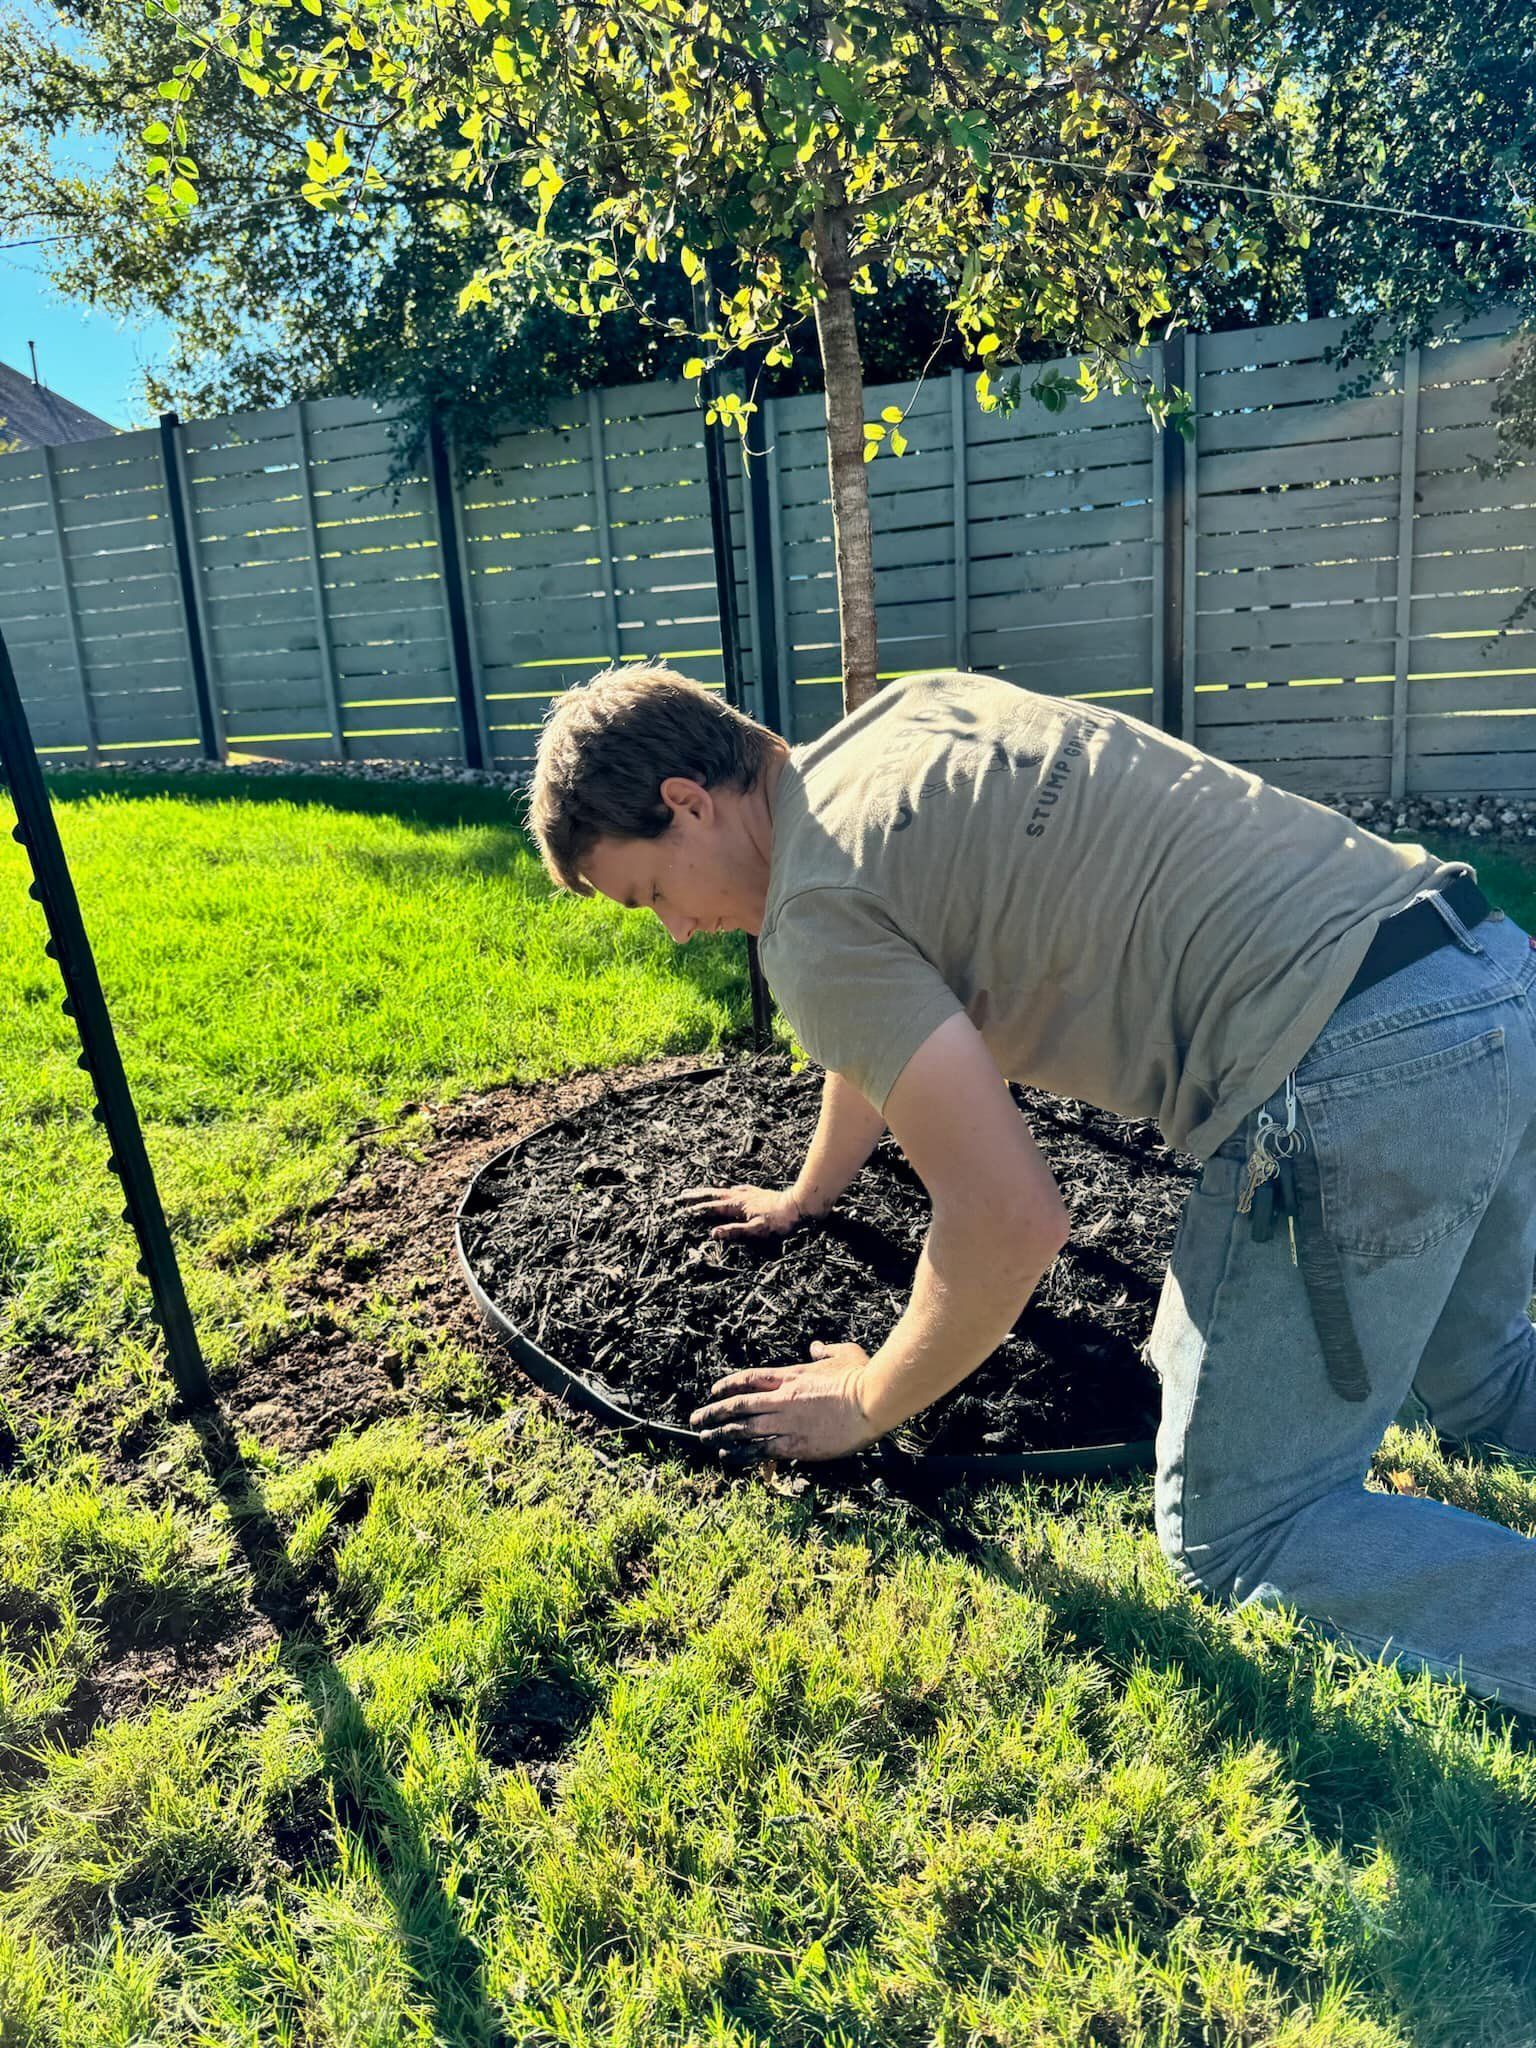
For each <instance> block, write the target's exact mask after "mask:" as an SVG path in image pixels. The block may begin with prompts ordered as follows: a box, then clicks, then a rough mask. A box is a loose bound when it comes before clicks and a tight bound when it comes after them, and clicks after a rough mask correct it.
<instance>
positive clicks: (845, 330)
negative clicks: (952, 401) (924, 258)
mask: <svg viewBox="0 0 1536 2048" xmlns="http://www.w3.org/2000/svg"><path fill="white" fill-rule="evenodd" d="M848 235H849V228H848V222H847V221H846V220H843V219H838V218H834V219H832V220H827V219H826V218H825V216H824V215H822V214H821V213H819V212H818V214H817V216H816V267H817V270H818V272H819V273H820V276H821V281H822V283H823V285H824V286H825V287H826V296H825V297H824V298H820V299H818V300H817V301H816V336H817V339H818V341H819V342H820V343H821V369H822V376H823V378H824V380H825V382H826V387H827V468H828V471H829V473H830V476H831V480H832V539H833V544H834V546H835V548H836V551H837V611H838V619H839V622H840V625H841V629H842V656H843V709H844V711H845V712H846V711H853V710H856V709H857V708H858V706H859V705H860V704H863V703H864V702H866V700H867V699H869V698H870V697H872V696H873V695H874V694H875V674H876V658H877V649H876V639H875V564H874V556H873V553H872V551H871V546H870V531H869V478H868V476H867V475H866V474H865V462H864V364H863V361H862V360H861V358H860V355H859V329H858V322H857V321H856V320H855V318H854V311H853V293H852V291H851V290H850V289H849V275H850V273H849V264H848Z"/></svg>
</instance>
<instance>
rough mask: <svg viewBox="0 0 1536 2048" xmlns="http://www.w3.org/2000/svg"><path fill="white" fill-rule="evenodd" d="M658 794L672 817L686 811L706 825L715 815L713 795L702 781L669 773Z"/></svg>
mask: <svg viewBox="0 0 1536 2048" xmlns="http://www.w3.org/2000/svg"><path fill="white" fill-rule="evenodd" d="M658 794H659V795H660V797H661V800H662V802H663V803H664V804H665V805H666V806H667V808H668V810H669V811H671V813H672V815H673V816H674V817H676V816H677V815H678V813H679V812H682V811H686V812H687V813H688V815H689V816H690V817H692V818H697V819H698V821H699V823H700V824H701V825H707V824H708V823H709V822H710V820H711V819H712V818H713V817H714V815H715V800H714V798H713V796H711V794H710V793H709V791H708V790H707V789H706V788H705V787H704V785H703V783H702V782H695V781H693V780H692V778H691V777H689V776H687V775H669V776H668V777H667V779H666V781H665V782H663V783H662V785H661V788H660V790H659V792H658Z"/></svg>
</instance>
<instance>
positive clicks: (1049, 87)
mask: <svg viewBox="0 0 1536 2048" xmlns="http://www.w3.org/2000/svg"><path fill="white" fill-rule="evenodd" d="M149 4H150V5H152V6H154V5H160V4H165V5H167V6H169V7H171V8H172V9H180V7H181V4H182V0H149ZM306 12H307V13H308V14H309V15H310V16H311V17H312V18H313V20H314V21H316V22H318V23H319V24H320V32H319V34H318V35H316V34H310V33H308V32H307V30H306V32H305V33H304V34H303V35H302V36H301V37H298V38H295V37H293V36H292V35H291V34H290V33H289V30H290V28H291V25H292V24H293V22H294V20H295V17H296V16H301V15H302V14H303V13H306ZM179 19H180V21H181V25H182V28H183V31H184V33H185V34H186V35H187V36H188V38H189V39H190V40H191V41H192V42H194V43H195V44H196V45H197V47H196V50H195V54H193V55H191V56H189V57H188V58H187V59H186V60H185V61H184V62H183V64H182V65H181V66H179V67H178V71H177V74H176V76H175V77H174V78H172V79H168V80H166V81H164V82H163V83H162V84H161V87H160V91H161V94H162V95H163V96H164V98H165V99H166V101H167V102H168V105H167V107H166V110H165V117H164V119H163V120H160V121H157V122H154V123H152V124H151V125H150V127H149V128H148V129H147V130H146V136H145V139H146V142H147V143H148V144H149V146H150V148H151V150H152V151H153V152H154V153H153V154H152V155H151V157H150V158H149V163H148V167H147V168H148V171H149V174H150V178H151V182H150V184H149V187H148V196H149V200H150V203H151V205H152V206H153V207H155V208H157V209H158V210H159V211H160V212H162V213H163V214H164V215H165V216H166V217H168V218H172V219H182V218H185V217H186V216H187V215H189V214H190V213H191V212H192V210H193V209H194V208H195V206H196V204H197V202H198V188H199V184H200V180H201V175H202V173H201V165H200V162H199V159H198V154H197V149H196V144H195V141H194V139H193V129H192V126H191V118H192V110H193V107H194V104H195V101H196V97H197V95H198V93H199V91H200V90H201V88H202V86H203V84H204V82H205V80H206V78H207V77H208V75H209V67H210V64H211V63H212V64H215V65H217V63H218V62H219V60H220V59H222V60H223V61H224V62H225V63H226V64H232V65H233V66H235V68H236V69H237V72H238V75H239V77H240V78H241V80H242V82H243V83H244V84H245V85H246V86H247V88H248V89H249V90H250V91H251V92H252V93H254V94H256V95H257V96H258V97H262V98H265V97H267V96H269V95H271V94H273V93H279V94H281V95H283V96H284V97H287V98H292V99H297V100H299V101H303V102H304V103H305V104H307V105H308V106H309V107H310V108H311V109H312V111H313V114H314V118H315V121H316V125H317V130H318V132H317V133H316V134H314V135H312V136H311V137H310V138H309V139H308V141H307V143H306V153H305V168H306V172H307V178H306V183H305V186H304V190H305V193H306V196H308V197H309V199H310V200H311V202H312V203H313V204H314V206H315V207H316V209H317V210H318V211H322V212H337V213H345V212H347V211H348V210H351V209H355V208H356V207H357V206H358V205H359V204H366V203H367V201H368V199H369V198H370V196H371V195H372V194H373V193H374V192H375V191H377V190H378V189H380V188H382V187H383V186H384V185H385V184H386V183H387V177H386V174H385V172H384V171H382V170H381V169H380V167H379V164H378V162H377V161H376V158H378V157H379V156H380V155H381V153H384V154H386V155H387V152H388V148H389V146H390V145H391V144H395V143H398V141H399V140H400V138H402V137H405V136H416V135H430V136H433V137H435V138H437V139H438V141H439V142H440V143H449V142H451V143H452V144H454V145H456V146H454V147H453V150H452V154H451V155H450V156H449V159H448V167H449V173H450V175H451V176H452V177H453V178H455V179H457V180H458V181H460V183H461V185H462V187H463V189H464V190H465V191H466V193H469V194H473V195H476V196H478V197H483V198H484V197H490V196H491V195H494V193H495V192H496V191H497V190H498V189H505V188H506V187H507V186H509V185H510V186H512V187H515V188H516V189H517V190H519V191H521V192H523V193H525V194H527V195H529V197H530V199H531V201H532V206H531V209H530V212H531V217H530V218H527V219H525V220H523V221H521V222H516V223H514V224H512V225H510V226H508V227H507V228H505V229H504V230H502V231H501V232H499V233H498V235H497V238H496V253H495V257H494V260H492V261H490V262H488V263H486V264H484V265H482V266H481V268H480V269H479V270H478V271H477V273H476V275H475V276H474V277H473V278H472V279H471V280H470V281H469V282H468V284H467V285H466V286H465V288H464V290H463V292H462V293H461V295H460V305H461V307H463V308H465V309H467V308H470V307H472V306H476V305H483V306H493V305H494V304H495V303H496V297H497V293H498V292H499V291H504V290H506V289H508V288H511V289H513V290H515V291H516V292H517V293H518V295H519V296H520V297H531V298H536V299H538V300H540V301H542V302H545V303H548V304H550V305H553V306H556V307H560V308H562V309H564V310H565V311H567V312H569V313H571V314H573V315H575V316H585V317H586V318H588V319H589V320H599V321H600V320H602V319H605V318H608V317H611V316H612V315H613V314H615V313H619V312H623V311H628V312H629V313H630V314H631V315H632V316H633V317H634V318H636V319H637V320H639V321H640V322H641V323H642V324H655V325H658V326H660V327H661V328H662V329H663V331H665V332H667V333H669V334H672V335H674V336H681V335H683V334H686V333H687V332H689V329H690V325H691V323H690V322H689V321H688V319H687V317H686V316H677V315H666V314H663V313H661V312H659V310H658V309H657V306H656V300H655V294H654V293H653V292H652V291H651V290H650V288H649V278H648V272H655V271H663V270H664V269H665V267H666V265H667V262H668V259H669V258H671V257H674V256H675V258H676V261H677V263H678V264H679V265H680V267H681V269H682V272H683V274H684V276H685V277H687V278H688V279H689V280H690V281H691V282H697V281H698V280H700V279H701V278H702V277H703V276H704V275H705V271H706V266H707V265H708V264H710V263H711V262H715V263H725V262H728V264H729V267H730V277H729V281H728V284H727V285H726V286H725V288H724V289H721V290H718V291H716V292H714V293H712V294H711V299H710V312H709V316H708V319H707V321H706V322H705V323H704V324H702V325H701V327H700V328H699V329H698V337H699V341H700V344H701V347H700V353H699V354H697V355H695V356H693V357H691V358H690V359H689V361H688V362H687V363H685V365H684V373H685V375H702V374H703V372H704V371H705V370H706V368H709V367H712V366H714V365H715V364H718V363H719V362H721V361H723V360H724V359H725V358H726V357H728V356H729V355H731V354H732V353H734V352H736V351H740V350H743V349H747V348H757V349H761V350H763V351H764V357H765V360H766V362H767V363H768V364H769V365H778V366H782V365H784V364H787V363H789V362H791V361H792V360H793V358H794V354H795V350H796V348H797V346H803V345H804V344H803V339H802V337H803V335H804V332H805V330H806V329H807V328H808V327H813V328H814V332H815V336H816V343H817V346H818V348H819V353H820V359H821V369H822V375H823V381H824V384H825V388H826V392H827V413H828V444H829V460H830V473H831V482H832V502H833V525H834V536H835V542H836V552H837V564H838V578H839V599H840V612H841V618H842V631H843V672H844V687H845V693H846V698H847V701H848V703H849V704H850V705H852V704H856V703H858V702H860V701H861V700H862V698H863V697H865V696H867V695H868V694H869V692H870V691H871V690H872V689H873V688H874V685H875V677H876V667H875V663H876V648H875V636H874V598H873V576H872V569H871V563H870V552H869V550H870V534H869V511H868V489H867V483H866V481H865V479H864V476H863V470H862V465H863V462H864V461H865V460H866V459H867V457H868V456H869V455H871V454H872V453H873V452H874V451H875V449H876V448H877V447H878V446H879V445H880V444H881V443H882V441H885V440H887V438H888V442H889V446H890V447H891V449H892V450H893V452H895V453H897V454H899V453H900V452H901V449H902V446H903V445H904V444H903V439H902V436H901V431H900V422H899V420H897V421H889V422H885V421H882V422H879V423H873V424H869V425H866V423H865V421H864V417H863V375H864V370H863V360H862V356H861V353H860V346H859V335H858V328H857V321H856V316H855V310H854V298H855V295H856V293H857V292H858V291H860V290H861V289H867V288H868V286H869V284H870V280H871V273H872V268H873V266H874V265H875V264H876V263H883V264H885V265H887V266H888V267H889V268H890V270H891V271H892V272H893V273H894V274H895V275H896V276H898V277H902V276H908V275H914V274H918V275H935V276H938V277H941V278H942V279H943V280H944V282H945V285H946V288H947V292H948V297H947V301H946V308H947V311H948V313H949V314H950V316H951V318H952V320H953V323H954V326H955V328H956V330H957V331H958V333H959V334H960V335H961V336H962V337H963V338H964V340H965V341H966V343H967V345H968V346H969V348H970V350H971V352H972V354H973V357H974V359H975V360H976V362H977V363H978V364H979V365H980V366H981V374H980V375H979V377H978V380H977V393H978V397H979V398H980V400H981V402H982V403H983V404H984V405H989V404H995V403H997V402H998V393H997V392H996V391H994V389H993V388H992V381H991V372H992V364H993V358H996V359H997V361H998V362H1000V363H1001V362H1007V361H1009V360H1012V359H1017V358H1018V357H1019V355H1020V354H1021V353H1022V352H1024V351H1025V350H1032V349H1033V347H1034V346H1035V345H1037V344H1038V343H1040V342H1042V341H1043V342H1045V343H1047V344H1057V345H1060V346H1062V347H1066V348H1072V349H1076V350H1079V351H1081V353H1082V369H1081V373H1080V378H1079V384H1080V387H1081V389H1082V390H1083V391H1084V392H1086V393H1089V394H1091V393H1092V392H1093V391H1094V390H1095V389H1096V388H1097V387H1098V385H1099V384H1100V383H1101V382H1103V381H1109V382H1112V383H1114V384H1116V385H1121V384H1124V383H1125V382H1127V381H1129V380H1130V379H1131V377H1132V375H1133V372H1132V369H1131V364H1130V356H1131V351H1133V350H1134V349H1135V348H1136V347H1137V345H1138V344H1140V343H1141V342H1142V341H1144V340H1145V339H1146V338H1147V336H1148V335H1149V334H1150V333H1152V332H1153V331H1154V330H1155V329H1156V328H1157V327H1158V325H1159V323H1162V322H1166V320H1167V319H1168V317H1169V316H1170V314H1171V313H1172V310H1173V305H1174V299H1173V294H1172V290H1171V288H1170V283H1171V280H1172V279H1173V278H1174V277H1176V276H1177V275H1179V274H1180V273H1188V272H1191V271H1196V270H1199V269H1201V268H1203V267H1204V266H1205V265H1206V264H1207V263H1208V262H1209V261H1210V260H1211V259H1212V255H1213V252H1215V251H1218V250H1219V251H1220V252H1221V255H1222V257H1223V258H1224V259H1225V260H1227V261H1231V260H1234V259H1236V260H1241V259H1242V258H1243V256H1244V255H1245V253H1248V251H1249V241H1248V237H1247V231H1246V229H1245V226H1244V219H1243V213H1242V209H1241V208H1239V207H1235V206H1232V205H1229V204H1227V203H1225V202H1223V201H1217V203H1215V204H1214V205H1212V206H1209V207H1208V208H1206V209H1205V214H1204V219H1203V220H1200V221H1197V220H1196V219H1194V218H1193V217H1192V216H1189V215H1187V214H1186V213H1185V212H1184V211H1183V210H1182V209H1181V208H1180V207H1178V206H1177V205H1174V204H1170V203H1168V195H1169V194H1170V193H1171V192H1172V190H1173V182H1172V178H1171V176H1170V172H1171V170H1172V169H1174V168H1176V167H1177V166H1178V165H1179V164H1181V163H1183V162H1185V161H1189V160H1203V158H1204V154H1205V151H1206V149H1207V147H1208V146H1209V145H1210V144H1212V143H1213V142H1219V141H1220V140H1221V138H1223V137H1225V136H1227V135H1229V134H1232V133H1235V132H1237V131H1238V130H1240V129H1241V127H1242V125H1243V123H1244V121H1245V119H1246V118H1247V114H1248V111H1249V101H1250V99H1251V93H1250V90H1249V87H1248V86H1247V84H1246V82H1245V79H1244V73H1243V68H1242V65H1241V63H1240V62H1239V55H1240V53H1239V51H1238V49H1237V46H1236V44H1235V42H1234V39H1233V19H1234V18H1233V17H1232V16H1231V15H1230V14H1229V13H1228V11H1227V9H1226V7H1225V6H1224V5H1223V4H1222V0H961V4H960V5H958V6H955V7H949V6H944V5H941V4H935V0H919V4H910V0H848V4H846V5H840V6H838V7H836V8H828V7H824V6H821V5H819V4H812V5H806V4H803V0H721V4H714V0H614V4H613V5H611V6H604V7H599V8H589V7H585V6H581V5H567V4H562V0H462V4H461V0H451V4H441V5H434V6H431V7H427V8H423V7H422V6H421V5H420V4H419V0H230V4H228V5H226V6H224V8H223V10H222V12H221V13H220V14H219V15H218V17H217V20H216V22H215V23H214V25H213V26H212V27H211V28H208V29H203V28H200V27H199V26H198V25H197V24H195V23H192V22H189V21H188V19H187V16H186V15H185V14H184V13H183V14H180V16H179ZM1084 165H1086V167H1087V169H1088V171H1089V172H1090V173H1091V175H1090V176H1088V177H1087V178H1086V179H1085V178H1084V177H1083V175H1082V172H1081V170H1080V168H1078V167H1079V166H1084ZM1127 173H1129V174H1133V175H1132V176H1130V177H1126V176H1124V175H1122V174H1127ZM1135 174H1140V182H1138V181H1137V176H1136V175H1135ZM562 200H563V201H564V204H565V206H566V207H567V208H568V209H569V212H568V214H567V216H566V218H567V220H568V221H569V223H570V224H569V225H568V226H566V227H565V228H564V229H563V230H562V229H561V228H560V227H559V226H558V224H557V219H556V213H555V209H556V206H557V204H559V203H561V202H562ZM1229 252H1230V253H1229ZM1036 388H1037V389H1038V390H1040V391H1041V393H1042V395H1044V396H1046V397H1047V399H1048V402H1055V403H1060V402H1062V401H1063V393H1062V392H1061V391H1060V389H1059V388H1058V387H1057V386H1056V385H1054V384H1051V383H1047V384H1045V385H1041V384H1039V383H1038V382H1037V385H1036ZM1147 389H1148V396H1149V402H1150V403H1151V404H1152V405H1153V407H1154V409H1156V408H1158V407H1160V406H1161V405H1162V404H1163V403H1164V400H1163V396H1162V394H1161V393H1159V392H1157V391H1156V390H1155V388H1153V387H1152V386H1151V385H1150V383H1148V385H1147ZM750 404H751V400H750V398H748V399H745V400H744V399H743V398H741V397H740V396H739V395H738V394H736V393H729V394H724V395H721V396H719V397H718V398H717V400H716V402H715V406H714V408H712V409H713V410H717V411H719V412H720V413H723V414H724V415H725V416H727V417H730V418H735V419H738V420H739V419H741V418H742V417H743V416H744V414H745V412H746V411H747V410H748V409H749V408H750Z"/></svg>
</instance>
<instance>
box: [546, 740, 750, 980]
mask: <svg viewBox="0 0 1536 2048" xmlns="http://www.w3.org/2000/svg"><path fill="white" fill-rule="evenodd" d="M661 797H662V801H663V802H664V803H665V804H666V805H667V806H668V808H669V809H670V810H671V812H672V822H671V824H670V825H669V826H668V827H667V829H666V830H665V831H664V832H663V833H661V834H660V836H659V837H658V838H655V839H614V838H603V839H599V840H598V841H597V842H596V844H595V845H594V846H593V847H592V849H591V851H590V852H589V853H588V854H587V855H586V857H585V859H584V860H583V861H582V864H581V872H582V874H583V876H584V877H585V879H586V880H587V881H589V882H590V883H591V884H592V886H593V888H594V889H596V890H597V892H598V894H599V895H601V896H607V897H609V898H611V899H612V901H613V902H615V903H619V904H622V905H623V906H624V908H625V909H626V910H653V911H654V912H655V913H656V915H657V916H658V917H659V918H660V919H661V921H662V923H663V924H664V925H665V926H666V928H667V931H668V933H669V934H670V935H671V937H672V939H673V940H674V942H675V943H676V944H677V945H679V946H686V945H687V943H688V941H689V940H690V939H691V938H692V937H693V936H694V935H695V933H697V932H720V931H755V930H756V929H757V923H758V921H759V920H760V918H761V897H760V895H759V898H758V900H757V902H756V903H754V901H753V896H752V892H751V890H750V888H749V887H746V886H744V878H743V875H742V860H741V850H740V848H739V847H738V845H737V843H736V842H737V838H738V835H737V834H736V833H735V832H733V830H732V820H731V809H730V806H729V804H728V803H723V802H721V801H720V800H719V799H718V798H717V796H716V794H715V793H714V792H712V791H710V790H708V789H705V788H704V787H703V786H702V785H701V784H699V783H697V782H691V781H689V780H688V779H687V778H686V777H685V776H681V775H678V776H669V777H668V779H667V780H666V781H665V782H664V783H663V784H662V785H661Z"/></svg>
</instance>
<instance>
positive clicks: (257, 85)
mask: <svg viewBox="0 0 1536 2048" xmlns="http://www.w3.org/2000/svg"><path fill="white" fill-rule="evenodd" d="M239 70H240V83H241V84H242V85H245V86H249V87H250V89H251V91H252V92H253V93H255V95H256V97H257V99H259V100H264V99H265V98H266V96H267V94H268V93H269V92H270V91H271V90H272V87H271V84H270V83H269V81H268V80H267V79H265V78H263V77H262V75H261V73H260V72H259V71H247V70H246V68H245V66H244V65H243V64H242V65H241V66H240V67H239ZM162 90H163V88H162Z"/></svg>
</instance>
